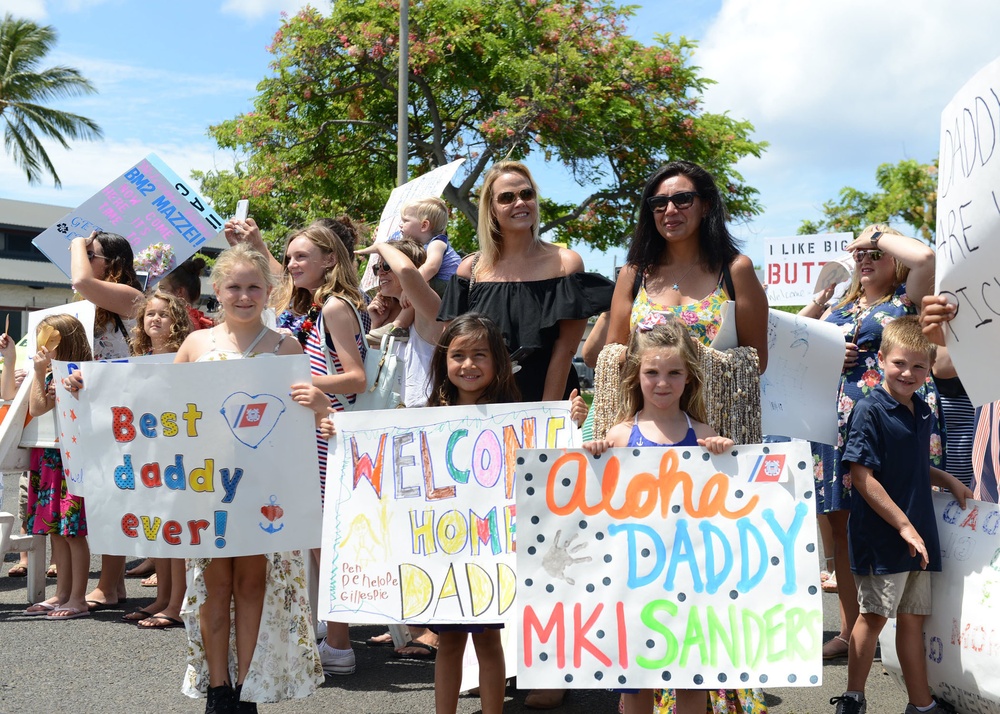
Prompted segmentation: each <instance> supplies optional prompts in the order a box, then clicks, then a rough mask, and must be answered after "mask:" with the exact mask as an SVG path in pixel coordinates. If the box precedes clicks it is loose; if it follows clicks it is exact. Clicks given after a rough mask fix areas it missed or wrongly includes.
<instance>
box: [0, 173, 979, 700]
mask: <svg viewBox="0 0 1000 714" xmlns="http://www.w3.org/2000/svg"><path fill="white" fill-rule="evenodd" d="M527 181H531V180H530V175H529V177H528V179H527ZM531 186H532V188H520V189H518V191H509V192H507V193H501V194H499V198H501V199H502V200H498V204H499V205H501V206H514V207H515V208H520V207H522V206H524V205H528V204H532V205H533V204H534V202H535V200H536V197H535V189H534V188H533V183H531ZM508 193H509V194H510V195H509V196H508V195H507V194H508ZM678 195H680V194H678ZM657 197H658V196H654V198H657ZM669 198H672V196H671V197H669ZM686 201H687V206H685V207H683V208H682V207H681V206H680V202H679V201H674V202H673V203H671V201H670V200H667V201H666V202H661V203H664V205H663V207H662V210H661V211H660V214H669V215H674V214H676V213H678V212H680V211H683V210H686V208H687V207H689V206H690V205H691V204H692V203H693V202H694V199H690V198H688V199H686ZM447 220H448V211H447V207H446V205H445V204H444V203H443V202H442V201H440V200H439V199H423V200H420V201H416V202H413V203H410V204H407V205H405V206H404V207H403V209H402V223H401V226H400V230H401V234H402V236H401V238H400V240H399V241H395V242H391V243H380V244H376V245H374V246H371V247H370V248H366V249H364V250H359V251H358V255H359V256H360V255H370V256H373V258H372V260H373V263H372V267H373V270H374V273H375V275H376V276H377V277H378V283H379V289H378V292H377V294H376V295H375V296H374V297H369V296H366V295H364V294H363V293H362V292H361V290H360V287H359V281H358V271H357V263H356V260H355V257H354V255H353V251H354V245H355V244H356V242H357V239H358V235H357V227H356V226H354V224H353V223H352V222H351V221H350V220H349V219H347V218H346V217H342V218H340V219H337V220H327V221H323V222H316V223H313V224H311V225H310V226H307V227H305V228H303V229H301V230H298V231H295V232H294V233H292V234H291V235H290V236H289V237H288V239H287V240H286V242H285V245H284V249H283V253H282V261H280V262H279V261H276V260H275V259H274V258H273V257H271V256H270V255H269V254H268V253H267V252H266V249H264V247H263V241H262V239H261V237H260V233H259V230H258V228H257V226H256V224H255V223H254V222H253V220H252V219H246V220H234V221H230V222H229V223H227V225H226V234H227V237H229V238H230V241H231V243H232V244H233V247H231V248H230V249H229V250H227V251H225V252H224V253H223V254H222V255H221V256H220V257H219V258H218V260H217V262H216V263H215V266H214V268H213V270H212V276H211V282H212V285H213V288H214V291H215V295H216V297H217V299H218V301H219V303H220V305H221V309H222V311H221V315H222V317H221V318H220V320H219V322H218V323H215V322H214V321H213V320H211V319H210V318H208V317H207V316H205V315H204V314H203V313H201V312H200V311H198V310H197V308H196V303H197V299H198V297H199V295H198V294H196V293H198V292H200V288H197V287H195V285H196V284H195V283H194V282H193V281H192V276H194V278H197V274H198V273H199V272H200V270H201V268H202V266H203V263H195V264H193V270H192V269H189V268H190V265H189V268H185V270H184V271H181V272H180V273H178V274H177V275H173V276H168V279H166V280H164V281H163V283H161V287H160V289H157V290H154V291H152V292H150V293H149V294H143V293H142V292H141V291H140V290H139V289H138V287H137V284H136V281H135V274H134V271H133V270H132V269H131V250H130V248H129V246H128V243H127V241H124V239H122V238H121V237H120V236H117V235H115V234H109V233H95V234H94V235H92V236H90V237H89V238H86V239H83V238H78V239H76V240H74V241H73V243H72V245H71V251H72V267H73V279H74V286H75V287H76V289H77V290H78V292H79V293H80V294H81V296H83V297H84V298H85V299H87V300H90V301H91V302H93V303H94V304H95V305H96V306H97V308H98V310H97V321H96V324H95V342H94V349H93V350H92V349H91V344H90V343H89V342H88V339H87V336H86V330H85V329H84V327H83V325H81V324H80V322H79V321H78V320H77V319H75V318H73V317H70V316H66V315H55V316H50V317H47V318H45V319H44V320H42V321H41V323H40V324H39V326H38V330H37V332H36V338H37V343H38V348H37V352H36V354H35V355H33V357H32V370H31V374H30V375H29V377H28V379H30V390H31V391H30V413H31V415H32V416H39V415H41V414H44V413H45V412H47V411H49V410H51V409H52V408H53V406H54V403H55V401H54V400H55V389H54V385H53V383H52V382H53V376H52V371H51V362H52V360H53V359H58V360H64V361H71V362H75V363H79V362H82V361H86V360H90V359H108V358H116V357H123V356H125V355H126V354H131V355H134V356H141V355H164V354H166V355H170V354H174V359H173V361H175V362H177V363H184V362H205V361H221V360H231V359H245V358H257V357H269V356H272V355H292V354H303V353H305V354H307V355H308V356H309V357H310V362H311V365H312V380H311V382H309V383H307V384H296V385H290V394H291V396H292V398H293V399H294V401H295V402H297V403H298V404H300V405H301V406H302V407H304V408H308V409H310V410H312V412H314V413H315V415H316V427H317V431H316V438H317V444H318V446H319V450H320V460H319V473H318V476H319V485H320V488H321V493H322V489H323V488H324V486H325V477H326V447H327V441H328V439H329V438H330V437H331V435H332V434H333V427H332V422H331V421H330V420H329V419H328V418H326V417H327V415H328V413H329V412H333V411H340V410H343V409H346V408H350V405H351V404H353V402H354V399H355V395H356V394H357V393H359V392H361V391H362V390H363V389H364V388H365V386H366V384H365V371H364V360H365V354H366V351H367V350H368V349H369V345H370V346H374V347H378V345H379V344H380V343H381V342H382V338H383V337H386V336H391V337H395V338H396V339H397V341H399V342H406V346H405V348H404V350H403V355H402V357H403V359H402V362H403V376H402V383H403V385H404V389H403V394H402V401H403V402H404V404H405V406H406V407H409V408H419V407H435V406H448V405H478V404H500V403H507V402H515V401H520V400H521V398H522V395H521V392H520V390H519V387H518V384H517V381H516V380H515V365H514V363H513V362H512V359H511V352H512V349H511V347H512V346H511V345H509V344H506V342H505V337H506V336H505V334H504V333H503V332H502V331H501V328H500V327H498V325H497V324H496V322H495V321H494V320H492V319H490V318H489V317H486V316H485V315H483V314H480V313H477V312H469V313H466V314H462V315H460V316H458V317H455V318H454V319H451V320H450V321H448V322H445V321H438V319H437V317H438V313H439V310H440V307H441V304H442V301H441V297H440V295H441V293H442V291H443V290H444V287H445V283H447V282H448V281H449V280H451V279H452V277H453V276H455V275H456V271H457V270H458V269H459V265H460V262H461V259H460V258H459V256H458V254H457V253H456V252H455V251H454V249H453V248H452V247H451V246H450V245H449V243H448V239H447V236H446V235H445V234H444V230H445V226H446V224H447ZM868 252H869V253H871V252H872V251H868ZM866 258H867V259H870V260H871V261H872V262H874V261H877V260H878V258H872V257H870V256H868V255H866V256H864V257H863V258H862V259H859V261H858V262H859V264H860V263H861V260H863V259H866ZM474 265H475V261H473V268H472V270H475V267H474ZM181 273H183V274H181ZM673 287H674V289H675V290H676V289H677V286H676V284H675V285H674V286H673ZM643 289H645V288H643ZM720 289H721V288H720ZM268 307H271V308H273V309H275V312H276V313H277V325H278V328H279V329H278V330H273V329H270V328H268V327H267V326H266V325H265V323H264V321H263V314H264V311H265V309H267V308H268ZM600 307H601V308H602V310H603V309H606V308H607V307H608V305H606V304H605V305H603V306H600ZM952 315H953V310H952V309H950V307H949V306H948V305H947V303H946V302H945V301H943V300H941V299H938V298H934V297H928V298H925V300H924V311H923V314H922V315H921V318H920V319H922V320H923V323H922V324H921V322H920V321H919V320H918V318H917V317H915V316H912V317H899V318H897V319H895V320H893V321H891V322H889V323H888V324H887V325H885V327H884V331H883V335H882V339H881V346H880V348H879V350H878V353H877V363H878V369H879V383H878V385H877V387H876V388H873V389H871V390H870V392H869V393H868V394H867V395H866V396H865V398H863V399H860V400H858V401H857V403H856V404H855V405H854V408H853V411H852V412H851V414H850V417H849V419H848V421H847V424H846V435H847V436H846V438H845V440H844V444H843V445H842V454H841V460H842V462H843V464H844V467H845V469H847V470H848V472H849V477H850V481H851V483H852V485H853V489H854V492H855V494H856V496H855V498H854V499H853V500H852V502H851V506H850V519H849V524H848V531H849V536H850V565H851V570H852V571H853V575H854V581H855V583H856V585H857V588H856V592H857V602H858V605H859V609H860V615H859V616H858V618H857V620H856V622H855V624H854V625H853V628H852V629H851V631H850V633H849V637H846V638H844V641H845V642H847V643H848V647H849V659H848V676H847V683H846V691H845V692H844V694H843V695H842V696H840V697H836V698H835V699H834V700H833V701H832V702H831V703H832V704H835V705H836V712H837V714H858V713H863V712H865V711H866V701H865V696H864V690H865V678H866V676H867V673H868V672H869V670H870V666H871V662H872V658H873V656H874V653H875V647H876V644H877V637H878V635H879V633H880V631H881V630H882V628H883V627H884V626H885V624H886V621H887V619H888V618H893V617H894V618H896V621H897V624H896V641H897V651H898V652H899V654H900V663H901V667H902V670H903V675H904V678H905V680H906V686H907V695H908V700H909V703H908V705H907V709H906V714H913V713H914V712H925V711H931V710H934V709H936V708H937V709H942V710H944V708H945V706H946V705H945V704H944V703H941V702H939V701H938V700H936V699H934V698H933V697H932V696H931V692H930V689H929V687H928V683H927V671H926V659H925V657H924V653H923V640H922V637H923V622H924V619H925V618H926V617H927V615H929V614H930V613H931V611H932V607H933V605H932V602H931V588H930V578H929V573H930V572H933V571H935V570H940V549H939V546H938V544H937V532H936V527H935V524H934V518H933V510H932V506H931V491H932V487H936V488H941V489H947V490H949V491H950V492H951V493H952V494H953V495H954V496H955V498H956V499H957V500H958V502H959V504H960V506H962V507H963V508H964V507H965V502H966V499H970V498H973V490H972V489H971V488H970V486H969V484H968V482H967V479H963V480H959V479H956V478H955V477H954V476H953V475H951V474H949V473H947V472H945V471H943V470H940V469H938V468H935V467H933V466H932V465H931V462H930V460H929V456H928V455H929V453H930V441H931V420H930V419H929V418H928V417H929V415H930V410H929V408H928V406H927V405H926V403H925V402H924V400H923V399H921V397H920V396H919V395H918V394H917V391H918V389H920V388H921V387H922V386H923V385H924V383H925V381H926V378H927V377H928V375H929V374H930V372H931V370H932V368H933V366H934V358H935V349H936V348H935V345H934V344H932V341H933V342H935V343H939V344H940V343H942V342H943V331H942V327H941V325H942V324H943V323H944V322H945V321H947V320H948V319H950V317H951V316H952ZM924 333H926V335H925V334H924ZM928 338H930V339H928ZM0 354H2V355H3V357H4V361H5V366H4V370H3V376H2V379H0V396H2V397H3V398H4V399H11V398H13V395H14V393H15V392H16V389H17V383H16V379H15V369H16V365H15V352H14V349H13V340H12V339H11V337H10V336H9V335H6V334H5V335H3V336H2V337H0ZM944 374H947V372H944ZM65 386H66V387H67V389H70V390H71V391H79V390H80V389H82V388H83V385H82V383H81V380H80V378H79V374H78V373H75V374H71V375H70V376H69V377H67V379H66V380H65ZM557 386H561V385H557ZM621 388H622V401H621V408H620V410H619V413H618V417H617V419H616V425H615V426H613V427H612V428H611V429H610V430H609V431H608V432H607V435H606V436H605V437H604V438H603V439H599V440H595V441H590V442H587V443H586V444H585V448H586V449H587V450H589V451H590V452H591V453H593V454H600V453H601V452H603V451H604V450H606V449H608V448H612V447H623V446H629V447H647V446H650V447H663V446H689V447H695V446H702V447H704V448H706V449H707V450H708V451H710V452H712V453H714V454H719V453H722V452H723V451H725V450H727V449H730V448H731V447H732V446H733V441H732V440H731V439H728V438H723V437H720V436H719V435H717V434H716V433H715V431H714V430H713V429H712V428H711V427H710V426H708V425H707V424H706V423H704V422H705V411H704V405H703V396H702V377H701V374H700V369H699V366H698V360H697V357H696V351H695V347H694V344H693V337H692V335H691V333H690V330H689V328H688V326H687V325H685V324H683V323H682V322H681V321H679V320H675V319H671V318H669V317H667V318H664V319H658V320H656V321H655V324H650V325H646V326H640V327H639V329H637V330H635V331H631V332H630V333H629V339H628V347H627V350H626V353H625V364H624V371H623V378H622V385H621ZM570 396H571V399H572V407H573V419H574V421H576V423H577V424H578V425H579V424H581V423H582V422H583V420H584V417H585V416H586V414H587V407H586V405H585V404H584V402H583V400H582V399H581V398H580V397H579V395H578V394H577V393H576V392H572V393H571V394H570ZM956 448H958V447H956ZM970 448H971V447H970ZM963 481H965V482H963ZM27 483H28V487H27V497H26V510H25V514H24V515H25V529H26V531H27V532H28V533H32V534H38V535H47V536H50V541H51V545H52V554H53V563H54V565H55V567H56V572H57V581H56V589H55V593H54V595H53V596H52V597H49V598H47V599H44V600H42V601H40V602H38V603H35V604H33V605H31V606H30V607H29V608H27V610H25V612H24V614H25V615H27V616H34V617H44V618H45V619H47V620H72V619H77V618H81V617H87V616H88V615H90V613H91V612H93V611H95V610H99V609H104V608H108V607H111V606H114V605H120V604H121V603H123V602H124V595H125V593H124V587H123V581H122V577H123V573H124V558H123V557H121V556H104V558H103V560H102V571H101V576H100V580H99V582H98V585H97V587H96V588H94V589H93V590H92V591H91V592H89V593H88V591H87V585H88V574H89V573H88V566H89V562H90V551H89V549H88V546H87V539H86V534H87V520H86V513H85V502H84V500H83V499H81V498H79V497H77V496H74V495H73V494H72V493H70V491H69V489H68V486H67V480H66V475H65V473H64V471H63V469H62V466H61V460H60V455H59V450H58V449H41V448H39V449H33V450H32V454H31V466H30V469H29V473H28V479H27ZM309 557H311V558H312V560H313V563H314V564H316V563H318V560H319V552H318V551H317V552H314V553H312V554H311V556H310V554H305V556H304V555H303V554H301V553H298V552H294V553H273V554H264V555H255V556H244V557H237V558H213V559H191V560H188V561H184V560H182V559H156V560H155V561H154V562H153V567H154V568H155V574H156V579H157V591H156V596H155V598H154V600H153V602H152V604H151V605H148V606H146V607H145V608H139V609H135V610H133V611H131V612H128V613H126V614H125V615H124V618H123V619H125V620H126V621H133V622H135V623H136V624H137V625H138V626H139V627H141V628H145V629H163V628H170V627H183V628H185V630H186V632H187V636H188V640H189V658H188V668H187V674H186V676H185V678H184V683H183V691H184V692H185V693H187V694H189V695H191V696H202V695H205V696H206V697H207V701H206V712H218V713H222V712H252V711H256V703H258V702H274V701H280V700H283V699H288V698H295V697H303V696H308V695H309V694H311V693H312V692H313V691H314V690H315V688H316V686H317V685H318V684H320V683H321V682H322V678H323V675H324V674H350V673H352V672H353V671H354V669H355V659H354V654H353V650H352V649H351V644H350V639H349V632H348V629H347V626H346V625H345V624H342V623H334V622H330V623H321V624H322V628H323V629H324V630H325V633H324V632H321V633H319V640H318V641H319V645H318V646H317V637H316V634H317V633H316V632H314V622H313V617H312V614H311V611H310V605H309V596H308V592H307V586H306V582H307V579H306V576H305V566H306V559H307V558H309ZM839 585H840V587H841V588H845V587H850V585H849V584H848V583H847V582H844V580H843V578H842V579H841V582H840V584H839ZM500 628H502V625H500V624H485V625H477V626H467V625H454V626H434V627H431V628H429V629H428V630H424V629H423V628H416V629H414V630H412V633H411V636H412V637H413V638H414V642H415V643H416V644H417V645H419V648H421V649H423V650H425V651H427V652H430V653H432V654H434V653H435V652H436V668H435V680H434V681H435V701H436V709H437V712H439V714H450V713H452V712H455V711H456V708H457V702H458V695H459V687H460V683H461V670H462V667H461V662H462V658H463V655H464V652H465V649H466V646H467V642H468V639H469V635H471V639H472V643H473V647H474V648H475V652H476V655H477V657H478V659H479V664H480V681H479V696H480V698H481V702H482V711H483V712H485V713H486V714H492V713H494V712H499V711H501V710H502V709H503V702H504V689H505V681H506V679H507V674H508V673H507V672H505V669H504V658H503V650H502V647H501V638H500ZM376 639H381V640H385V639H387V638H386V637H383V638H376ZM373 643H376V644H377V642H373ZM717 694H718V701H719V702H722V704H720V705H718V706H722V707H727V709H725V710H727V711H743V712H752V713H757V712H763V711H766V705H765V704H764V701H763V695H762V694H761V693H760V691H759V690H733V691H722V690H720V691H719V692H718V693H717ZM559 701H561V700H559ZM708 701H711V702H715V701H716V699H715V698H711V699H709V700H708ZM556 704H558V701H557V702H556ZM622 705H623V711H624V712H625V713H626V714H644V713H645V712H649V711H651V710H653V709H654V707H655V708H656V710H657V711H664V712H677V713H678V714H692V713H695V712H696V713H697V714H701V713H702V712H704V711H705V706H706V695H705V692H703V691H699V690H684V689H678V690H659V691H654V690H627V691H624V692H622ZM709 706H715V705H713V704H709ZM715 710H716V711H722V710H723V709H715Z"/></svg>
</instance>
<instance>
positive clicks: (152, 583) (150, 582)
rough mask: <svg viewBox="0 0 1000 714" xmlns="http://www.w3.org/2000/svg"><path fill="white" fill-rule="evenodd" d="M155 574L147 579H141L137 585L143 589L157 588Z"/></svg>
mask: <svg viewBox="0 0 1000 714" xmlns="http://www.w3.org/2000/svg"><path fill="white" fill-rule="evenodd" d="M157 583H158V581H157V579H156V573H153V574H152V575H150V576H149V577H148V578H143V579H142V580H140V581H139V584H140V585H141V586H142V587H144V588H155V587H157Z"/></svg>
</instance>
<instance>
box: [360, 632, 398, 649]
mask: <svg viewBox="0 0 1000 714" xmlns="http://www.w3.org/2000/svg"><path fill="white" fill-rule="evenodd" d="M365 644H366V645H368V646H369V647H389V646H391V645H392V634H391V633H389V632H386V633H385V634H384V635H377V636H375V637H369V638H368V639H367V640H365Z"/></svg>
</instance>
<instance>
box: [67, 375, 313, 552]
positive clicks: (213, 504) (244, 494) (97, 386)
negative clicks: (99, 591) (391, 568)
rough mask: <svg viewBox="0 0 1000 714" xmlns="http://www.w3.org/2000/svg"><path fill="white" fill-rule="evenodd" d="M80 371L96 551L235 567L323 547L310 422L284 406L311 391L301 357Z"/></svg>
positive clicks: (84, 464) (298, 409) (82, 453)
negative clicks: (211, 560)
mask: <svg viewBox="0 0 1000 714" xmlns="http://www.w3.org/2000/svg"><path fill="white" fill-rule="evenodd" d="M81 371H82V373H83V383H84V385H85V388H84V389H83V390H81V391H80V408H81V409H86V410H88V411H89V415H90V416H89V418H90V430H89V433H87V434H83V435H82V436H81V439H80V443H79V444H78V445H77V447H76V448H77V449H78V451H79V453H76V454H73V460H74V463H77V464H79V466H80V467H81V468H83V469H84V471H85V472H86V474H87V481H86V500H87V525H88V529H89V538H90V542H91V547H92V548H93V549H94V550H95V551H97V552H101V553H112V554H119V555H145V556H153V557H162V558H167V557H170V558H193V557H215V556H227V557H231V556H239V555H254V554H259V553H272V552H279V551H288V550H298V549H303V548H313V547H316V546H317V545H318V543H319V536H320V523H321V507H320V500H319V466H318V462H317V457H316V439H315V433H314V417H313V412H312V411H310V410H308V409H306V408H305V407H302V406H300V405H298V404H296V403H295V402H293V401H292V399H291V397H289V396H288V392H289V386H290V385H291V384H294V383H305V382H309V380H310V374H309V362H308V360H307V358H306V357H304V356H293V357H261V358H258V359H239V360H228V361H225V362H201V363H194V364H148V363H146V364H118V363H96V362H84V363H83V364H82V365H81ZM78 458H79V459H81V461H80V462H78V461H77V459H78Z"/></svg>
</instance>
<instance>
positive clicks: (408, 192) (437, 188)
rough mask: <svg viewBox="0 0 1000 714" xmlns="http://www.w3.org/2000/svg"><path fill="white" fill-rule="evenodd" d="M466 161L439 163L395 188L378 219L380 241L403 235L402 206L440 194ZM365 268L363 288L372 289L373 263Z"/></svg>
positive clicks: (376, 238) (373, 283)
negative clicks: (400, 232) (439, 164)
mask: <svg viewBox="0 0 1000 714" xmlns="http://www.w3.org/2000/svg"><path fill="white" fill-rule="evenodd" d="M464 162H465V159H457V160H456V161H452V162H451V163H450V164H445V165H444V166H439V167H437V168H436V169H434V170H433V171H428V172H427V173H425V174H423V175H421V176H417V178H415V179H413V180H412V181H407V182H406V183H404V184H403V185H402V186H397V187H396V188H394V189H392V193H390V194H389V200H388V201H386V204H385V207H384V208H383V209H382V215H381V216H380V217H379V219H378V226H377V227H376V229H375V240H374V241H373V242H375V243H379V242H381V241H384V240H390V239H394V238H398V237H399V222H400V220H401V219H402V216H401V215H400V209H401V208H402V207H403V204H404V203H407V202H408V201H415V200H417V199H418V198H437V197H438V196H440V195H441V192H442V191H444V187H445V186H447V185H448V184H449V183H450V182H451V179H452V177H453V176H454V175H455V172H456V171H458V167H459V166H461V165H462V164H463V163H464ZM368 265H369V267H367V268H365V274H364V275H363V276H362V278H361V289H362V290H371V289H372V288H374V287H375V286H376V285H378V280H377V279H376V277H375V274H374V273H373V272H372V269H371V263H369V264H368Z"/></svg>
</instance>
